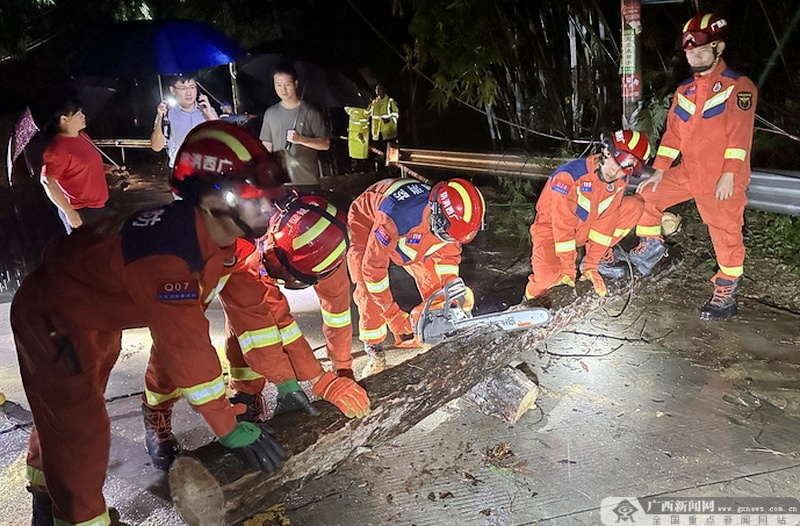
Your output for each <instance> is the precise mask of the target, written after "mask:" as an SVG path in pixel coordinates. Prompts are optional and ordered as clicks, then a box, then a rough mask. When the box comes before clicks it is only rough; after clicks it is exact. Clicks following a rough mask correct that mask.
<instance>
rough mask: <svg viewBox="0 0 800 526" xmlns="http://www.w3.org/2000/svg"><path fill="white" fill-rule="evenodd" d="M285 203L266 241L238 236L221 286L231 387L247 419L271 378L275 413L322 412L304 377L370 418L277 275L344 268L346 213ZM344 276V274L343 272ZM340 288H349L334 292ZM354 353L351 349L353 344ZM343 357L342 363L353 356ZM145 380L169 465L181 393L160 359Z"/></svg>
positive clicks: (147, 409) (153, 443) (148, 442)
mask: <svg viewBox="0 0 800 526" xmlns="http://www.w3.org/2000/svg"><path fill="white" fill-rule="evenodd" d="M192 149H193V146H192V144H191V143H189V144H188V145H187V144H186V143H184V147H183V151H182V153H183V154H185V153H186V152H187V151H191V150H192ZM185 158H186V156H185V155H184V156H182V157H181V158H179V160H178V163H179V164H178V165H176V166H177V168H176V173H180V163H181V162H182V159H185ZM277 207H278V209H279V211H278V212H277V213H275V214H274V215H273V217H272V218H271V220H270V228H269V230H268V232H267V235H266V236H264V237H263V238H261V239H259V241H258V243H253V242H250V241H248V240H239V241H237V244H236V256H237V262H236V264H235V265H233V266H232V270H231V274H230V276H229V277H228V278H227V280H226V282H225V284H224V287H223V288H222V289H221V290H220V291H219V299H220V303H221V304H222V307H223V311H224V314H225V321H226V332H227V338H226V345H225V348H226V354H227V357H228V360H229V362H230V387H231V388H232V389H233V390H234V391H235V395H234V396H233V397H232V398H231V402H234V403H235V404H243V405H244V406H246V410H245V411H244V412H243V413H242V414H241V415H240V416H239V418H240V420H245V421H249V422H259V421H263V419H264V417H265V416H266V415H265V407H264V399H263V397H262V394H261V392H262V390H263V389H264V385H265V383H266V381H267V380H268V381H270V382H272V383H274V384H275V385H276V386H277V389H278V399H277V407H276V409H275V415H278V414H282V413H285V412H288V411H294V410H297V409H305V410H306V411H307V412H308V413H310V414H312V415H318V414H319V411H317V410H316V409H315V408H314V407H313V406H312V405H311V404H310V402H309V400H308V397H307V396H306V394H305V393H304V392H303V390H302V389H301V387H300V384H299V383H298V381H310V382H311V384H312V390H313V392H314V394H316V395H317V396H319V397H320V398H322V399H324V400H327V401H328V402H331V403H332V404H334V405H335V406H336V407H337V408H339V409H340V410H341V411H342V412H343V413H344V414H345V415H347V416H349V417H363V416H366V415H367V414H369V398H368V396H367V394H366V391H364V389H363V388H362V387H361V386H360V385H358V384H357V383H355V381H354V379H353V378H352V371H344V370H343V369H342V370H337V373H338V374H336V373H333V372H326V371H324V370H323V368H322V365H321V364H320V362H319V360H318V359H317V358H316V357H315V356H314V352H313V350H312V349H311V346H310V345H309V344H308V341H307V340H306V339H305V337H304V336H303V334H302V332H301V331H300V328H299V327H298V325H297V322H296V321H295V320H294V317H292V315H291V314H290V312H289V304H288V302H287V301H286V298H285V297H284V296H283V294H282V293H281V291H280V289H279V288H278V286H277V283H276V281H275V278H289V279H299V280H302V281H303V282H305V283H309V284H312V283H314V282H316V281H317V280H322V281H325V280H327V279H330V278H331V277H334V274H335V273H336V271H337V270H338V269H339V268H343V265H341V264H342V263H343V262H344V258H345V253H346V252H347V227H346V223H345V222H344V219H345V217H344V213H342V212H339V211H338V210H337V209H336V207H334V206H333V205H331V204H330V203H328V202H327V201H326V200H324V199H323V198H321V197H317V196H297V195H296V194H295V195H291V196H289V197H288V198H286V199H283V200H282V201H280V202H278V204H277ZM257 247H258V248H257ZM337 277H338V278H339V279H340V278H341V274H338V275H337ZM344 277H345V279H346V274H345V276H344ZM334 279H336V278H334ZM346 287H347V289H348V291H347V294H346V295H345V296H346V299H345V300H344V301H347V302H348V308H349V301H350V300H349V298H350V296H349V281H348V283H347V285H346ZM338 288H341V287H340V286H336V287H334V289H333V290H338ZM335 301H338V302H341V301H343V300H342V299H340V298H337V299H336V300H335ZM347 354H348V356H349V355H350V345H349V342H348V346H347ZM342 358H343V357H342ZM336 363H339V365H340V367H341V366H342V364H344V363H345V362H344V361H343V360H339V361H338V362H336ZM347 372H349V373H350V374H349V376H348V375H347ZM145 379H146V389H145V393H144V395H143V397H142V401H143V404H142V411H143V416H144V423H145V446H146V449H147V452H148V454H149V455H150V457H151V459H152V461H153V465H154V466H155V467H156V468H158V469H162V470H167V469H169V466H170V465H171V463H172V462H173V461H174V459H175V456H176V455H177V453H178V451H179V447H178V442H177V440H176V438H175V436H174V434H173V433H172V426H171V413H172V405H173V404H174V403H175V402H176V401H177V400H178V399H179V398H180V396H181V393H180V392H179V391H176V390H175V388H174V385H173V383H172V382H171V380H170V378H169V375H168V371H166V370H165V368H164V367H162V366H161V364H160V363H159V361H158V360H156V359H151V360H150V363H149V364H148V370H147V373H146V375H145Z"/></svg>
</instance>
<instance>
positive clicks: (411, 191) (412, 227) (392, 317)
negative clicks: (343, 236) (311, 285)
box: [347, 179, 486, 374]
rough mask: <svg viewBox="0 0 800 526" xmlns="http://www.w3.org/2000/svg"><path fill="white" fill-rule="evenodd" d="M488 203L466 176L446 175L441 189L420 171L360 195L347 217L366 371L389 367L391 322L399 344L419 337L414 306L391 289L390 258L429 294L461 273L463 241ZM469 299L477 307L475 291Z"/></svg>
mask: <svg viewBox="0 0 800 526" xmlns="http://www.w3.org/2000/svg"><path fill="white" fill-rule="evenodd" d="M485 208H486V206H485V204H484V200H483V196H482V195H481V193H480V191H479V190H478V189H477V188H475V186H474V185H473V184H472V183H470V182H469V181H466V180H464V179H450V180H447V181H442V182H440V183H438V184H436V185H435V186H434V187H433V189H431V187H429V186H428V185H426V184H423V183H420V182H418V181H414V180H412V179H384V180H383V181H379V182H377V183H375V184H373V185H372V186H370V187H369V188H367V190H366V191H365V192H364V193H363V194H361V195H360V196H358V197H357V198H356V199H355V201H354V202H353V204H352V205H351V206H350V212H349V214H348V217H347V220H348V224H349V226H350V235H351V246H350V251H349V252H348V254H347V266H348V269H349V271H350V278H351V279H352V280H353V282H354V283H355V292H354V294H353V299H354V301H355V303H356V305H357V306H358V313H359V339H360V340H362V341H363V342H364V349H365V352H366V353H367V355H368V356H370V358H371V361H370V364H369V365H368V366H367V370H366V371H365V372H367V373H371V374H372V373H375V372H379V371H380V370H382V369H383V368H384V367H385V355H384V353H383V349H382V347H381V344H382V342H383V341H384V339H385V338H386V336H387V325H388V330H389V331H391V332H392V333H393V334H394V337H395V345H400V346H415V345H418V343H417V341H416V339H415V337H414V331H413V329H412V325H411V318H410V316H409V314H408V313H407V312H404V311H403V310H402V309H400V306H399V305H398V304H397V303H396V302H395V301H394V297H393V296H392V293H391V291H390V290H389V263H390V262H392V263H394V264H396V265H398V266H401V267H403V269H405V270H406V271H407V272H408V273H409V274H410V275H411V276H412V277H413V278H414V280H415V282H416V285H417V288H418V289H419V292H420V295H421V296H422V301H423V302H424V301H425V300H426V299H427V298H428V297H430V296H431V295H432V294H433V293H434V292H436V291H437V290H439V289H441V288H442V286H444V285H445V284H446V283H448V282H449V281H451V280H453V279H455V278H457V277H458V267H459V264H460V263H461V245H462V244H463V243H469V242H470V241H472V239H473V238H474V237H475V235H476V234H477V232H478V230H480V229H482V228H483V225H484V214H485ZM467 300H468V301H467V302H466V304H465V305H464V308H465V309H466V310H470V309H471V308H472V303H473V302H474V299H473V298H472V293H471V291H470V292H469V293H468V298H467Z"/></svg>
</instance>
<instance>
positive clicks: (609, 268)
mask: <svg viewBox="0 0 800 526" xmlns="http://www.w3.org/2000/svg"><path fill="white" fill-rule="evenodd" d="M585 262H586V258H583V259H582V260H581V266H580V268H581V274H582V273H583V264H584V263H585ZM619 263H620V260H619V259H617V257H616V256H615V254H614V251H613V250H612V249H610V248H609V249H608V250H606V253H605V254H603V257H602V258H600V262H599V263H598V264H597V272H599V273H600V275H601V276H603V277H604V278H608V279H622V278H624V277H625V267H622V266H620V265H619Z"/></svg>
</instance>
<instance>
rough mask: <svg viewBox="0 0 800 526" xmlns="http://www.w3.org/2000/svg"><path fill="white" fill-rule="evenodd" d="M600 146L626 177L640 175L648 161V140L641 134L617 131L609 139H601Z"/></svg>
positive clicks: (630, 131) (649, 151)
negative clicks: (601, 145)
mask: <svg viewBox="0 0 800 526" xmlns="http://www.w3.org/2000/svg"><path fill="white" fill-rule="evenodd" d="M602 144H603V147H604V148H605V150H606V152H608V155H610V156H611V157H613V158H614V159H615V160H616V161H617V163H618V164H619V165H620V166H621V167H622V169H623V171H624V172H625V175H627V176H628V177H631V176H634V177H635V176H638V175H640V174H641V173H642V171H643V170H644V169H645V163H647V161H648V160H649V159H650V153H651V149H650V138H649V137H648V136H647V134H645V133H643V132H638V131H632V130H617V131H615V132H614V134H613V135H612V136H611V139H608V138H607V137H603V139H602Z"/></svg>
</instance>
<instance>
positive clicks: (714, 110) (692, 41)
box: [629, 13, 758, 320]
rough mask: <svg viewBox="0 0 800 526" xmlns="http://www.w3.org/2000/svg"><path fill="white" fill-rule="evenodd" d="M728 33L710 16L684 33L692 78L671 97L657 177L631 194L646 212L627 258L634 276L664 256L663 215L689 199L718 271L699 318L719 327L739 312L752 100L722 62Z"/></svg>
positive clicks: (747, 85)
mask: <svg viewBox="0 0 800 526" xmlns="http://www.w3.org/2000/svg"><path fill="white" fill-rule="evenodd" d="M727 26H728V24H727V22H726V20H725V19H724V18H721V17H719V16H717V15H713V14H710V13H703V14H698V15H696V16H695V17H693V18H692V19H691V20H689V21H688V22H687V23H686V24H685V25H684V26H683V37H682V43H683V50H684V52H685V53H686V60H687V61H688V63H689V66H690V67H691V69H692V72H693V73H694V75H693V76H692V77H691V78H689V79H688V80H686V81H684V82H683V83H682V84H681V85H680V86H678V89H677V90H676V91H675V95H674V98H673V100H672V106H671V107H670V110H669V114H668V117H667V129H666V131H665V132H664V136H663V137H662V138H661V143H660V145H659V147H658V151H657V152H656V159H655V161H654V162H653V168H655V171H654V172H653V174H652V176H651V177H650V178H649V179H647V180H645V181H643V182H642V183H640V185H639V188H638V189H637V192H638V193H639V195H641V196H642V197H643V198H644V200H645V208H644V213H643V214H642V218H641V220H640V221H639V224H638V225H637V226H636V234H637V235H638V236H639V238H640V243H639V245H638V246H637V247H636V248H634V249H633V250H631V252H630V254H629V259H630V260H631V262H632V263H633V264H634V265H636V268H637V269H638V271H639V272H640V273H642V274H644V275H647V274H649V273H650V272H652V269H653V267H654V266H655V264H656V263H657V262H658V261H659V260H660V259H661V258H662V257H663V256H664V255H665V254H666V252H667V247H666V245H665V244H664V240H663V238H662V237H661V215H662V213H663V212H664V210H665V209H667V208H669V207H670V206H673V205H676V204H678V203H682V202H684V201H688V200H689V199H694V200H695V203H696V204H697V209H698V211H699V212H700V217H701V218H702V219H703V222H705V224H706V225H707V226H708V233H709V234H710V236H711V242H712V243H713V245H714V252H715V253H716V257H717V264H718V266H719V270H718V272H717V273H716V274H714V276H713V277H712V278H711V282H712V283H713V284H714V293H713V295H712V296H711V299H709V301H708V302H707V303H706V304H705V305H704V306H703V308H702V309H701V311H700V318H701V319H704V320H724V319H727V318H729V317H731V316H733V315H735V314H736V313H737V312H738V308H737V305H736V293H737V290H738V288H739V283H740V282H741V278H742V274H743V272H744V253H745V249H744V240H743V237H742V226H743V224H744V207H745V205H746V204H747V197H746V195H745V191H746V190H747V185H748V184H749V183H750V148H751V146H752V142H753V125H754V120H755V108H756V102H757V97H758V92H757V89H756V86H755V85H754V84H753V82H752V81H751V80H750V79H749V78H747V77H745V76H744V75H741V74H740V73H737V72H736V71H733V70H732V69H730V68H729V67H728V66H727V65H726V64H725V61H724V60H722V52H723V51H724V50H725V40H724V37H725V31H726V29H727ZM676 162H678V164H677V166H674V167H673V164H675V163H676Z"/></svg>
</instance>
